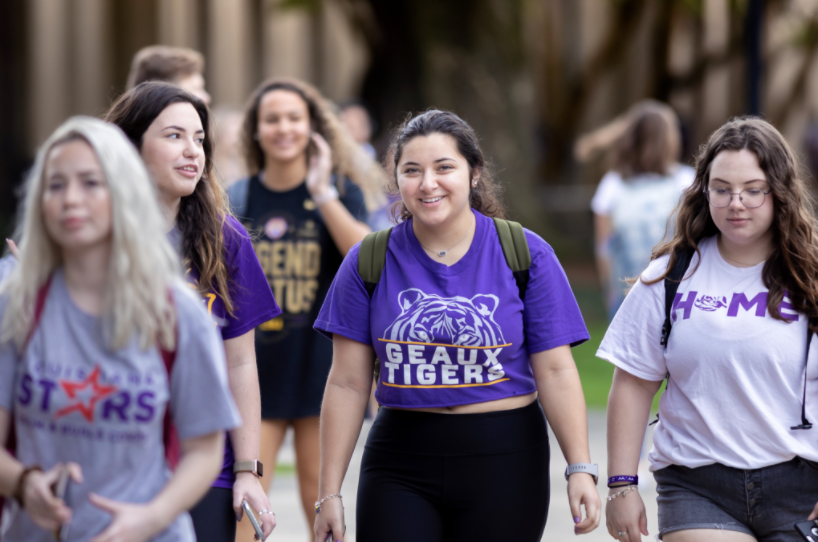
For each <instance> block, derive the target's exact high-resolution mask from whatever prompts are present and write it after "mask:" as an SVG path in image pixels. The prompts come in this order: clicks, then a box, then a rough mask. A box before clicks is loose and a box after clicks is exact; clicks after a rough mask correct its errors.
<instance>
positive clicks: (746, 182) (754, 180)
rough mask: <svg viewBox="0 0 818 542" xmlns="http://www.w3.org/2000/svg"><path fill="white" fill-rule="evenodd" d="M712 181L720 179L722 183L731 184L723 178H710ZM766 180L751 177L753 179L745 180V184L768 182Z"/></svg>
mask: <svg viewBox="0 0 818 542" xmlns="http://www.w3.org/2000/svg"><path fill="white" fill-rule="evenodd" d="M710 181H711V182H712V181H718V182H720V183H724V184H730V183H728V182H727V181H725V180H723V179H710ZM766 182H767V179H751V180H749V181H744V184H750V183H766Z"/></svg>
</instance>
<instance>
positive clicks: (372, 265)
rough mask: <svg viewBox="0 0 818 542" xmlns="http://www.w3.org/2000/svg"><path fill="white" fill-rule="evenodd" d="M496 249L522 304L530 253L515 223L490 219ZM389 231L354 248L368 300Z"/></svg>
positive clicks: (372, 235)
mask: <svg viewBox="0 0 818 542" xmlns="http://www.w3.org/2000/svg"><path fill="white" fill-rule="evenodd" d="M492 220H493V221H494V227H495V229H496V230H497V236H498V237H499V238H500V246H501V247H503V256H504V257H505V260H506V264H508V267H509V268H510V269H511V273H512V274H513V275H514V281H515V282H516V283H517V291H518V293H519V295H520V299H521V300H522V301H523V302H525V290H526V287H527V286H528V276H529V272H528V270H529V268H530V267H531V251H530V249H529V248H528V241H527V240H526V238H525V231H524V230H523V227H522V226H521V225H520V224H519V223H518V222H513V221H511V220H503V219H502V218H493V219H492ZM391 233H392V228H387V229H385V230H381V231H375V232H372V233H369V234H367V235H366V237H364V239H363V241H361V246H360V248H359V249H358V275H359V276H360V277H361V280H363V281H364V287H365V288H366V292H367V294H369V300H370V302H371V301H372V296H373V295H374V294H375V288H377V286H378V282H379V281H380V279H381V275H382V274H383V268H384V266H385V265H386V249H387V246H388V244H389V235H390V234H391ZM379 374H380V360H379V359H378V358H375V382H376V383H377V381H378V377H379Z"/></svg>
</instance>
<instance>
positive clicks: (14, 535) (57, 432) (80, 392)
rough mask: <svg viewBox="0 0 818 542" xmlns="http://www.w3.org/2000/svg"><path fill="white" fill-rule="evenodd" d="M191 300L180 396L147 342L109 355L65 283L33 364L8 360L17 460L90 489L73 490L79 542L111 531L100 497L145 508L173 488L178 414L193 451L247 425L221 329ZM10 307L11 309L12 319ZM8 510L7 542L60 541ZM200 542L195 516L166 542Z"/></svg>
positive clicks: (184, 318)
mask: <svg viewBox="0 0 818 542" xmlns="http://www.w3.org/2000/svg"><path fill="white" fill-rule="evenodd" d="M184 288H185V286H183V285H181V286H179V287H178V288H176V289H175V291H174V305H175V309H176V312H177V317H178V326H177V327H178V330H177V333H178V345H177V349H176V360H175V363H174V366H173V371H172V374H171V379H170V385H168V378H167V370H166V369H165V366H164V363H163V361H162V356H161V354H160V352H159V350H158V349H156V348H152V349H150V350H147V351H143V350H141V349H140V348H139V345H138V342H137V338H136V337H135V336H134V338H133V339H132V341H131V344H129V345H128V346H127V347H126V348H122V349H120V350H117V351H115V352H112V351H110V350H109V349H108V348H107V347H106V346H105V345H106V341H105V340H103V326H102V323H103V321H102V319H101V318H98V317H94V316H90V315H88V314H86V313H84V312H82V311H81V310H80V309H79V308H78V307H77V306H76V305H75V304H74V302H73V301H72V300H71V298H70V296H69V293H68V289H67V287H66V285H65V280H64V278H63V275H62V272H61V271H57V272H56V273H55V275H54V279H53V281H52V284H51V288H50V290H49V293H48V297H47V299H46V303H45V308H44V310H43V313H42V318H41V320H40V322H39V324H38V325H37V328H36V331H35V332H34V334H33V336H32V337H31V340H30V342H29V344H28V347H27V348H26V350H25V352H24V355H23V357H22V359H21V358H20V355H19V354H18V352H17V349H16V348H15V347H14V346H13V345H6V346H4V347H2V348H0V408H4V409H6V410H10V411H13V413H14V423H15V429H16V431H17V453H16V454H17V458H18V459H19V460H20V461H21V462H22V463H23V464H24V465H33V464H38V465H41V466H42V467H43V469H49V468H50V467H52V466H54V465H55V464H56V463H58V462H66V461H73V462H76V463H79V464H80V465H81V466H82V471H83V475H84V478H85V481H84V483H82V484H72V485H71V486H70V489H69V492H68V495H67V501H68V504H69V506H70V507H71V508H72V510H73V514H74V515H73V519H72V521H71V525H70V527H69V534H68V539H69V540H71V541H72V542H73V541H82V540H89V539H90V538H92V537H93V536H95V535H97V534H99V533H100V532H102V531H103V530H104V529H105V527H106V526H107V525H108V524H109V523H110V521H111V516H110V515H109V514H108V513H107V512H105V511H103V510H100V509H98V508H96V507H95V506H94V505H92V504H91V503H90V501H89V500H88V493H89V492H90V491H93V492H94V493H96V494H98V495H102V496H103V497H108V498H110V499H114V500H117V501H123V502H131V503H145V502H148V501H150V500H152V499H153V498H154V497H155V496H156V495H157V494H158V493H159V492H160V491H161V489H162V488H163V487H164V485H165V484H166V483H167V481H168V480H169V478H170V476H171V474H170V471H169V470H168V468H167V464H166V462H165V452H164V446H163V437H162V432H163V421H164V416H165V410H166V407H167V405H168V402H170V409H171V413H172V415H173V420H174V423H175V424H176V428H177V431H178V433H179V438H180V439H181V440H185V439H189V438H194V437H198V436H203V435H207V434H210V433H214V432H216V431H224V430H229V429H232V428H234V427H236V426H238V425H239V424H240V423H241V420H240V417H239V414H238V410H237V409H236V406H235V403H234V402H233V398H232V395H231V393H230V390H229V388H228V384H227V365H226V362H225V358H224V348H223V346H222V344H221V341H220V340H219V338H218V336H217V333H216V329H215V327H214V326H213V322H212V321H211V320H210V318H209V317H208V315H207V313H206V312H205V310H204V308H203V307H202V304H201V301H200V300H199V299H197V298H196V297H195V296H194V295H192V292H187V291H183V289H184ZM6 302H7V300H6V299H5V298H0V318H1V317H2V313H3V312H4V310H5V306H6ZM6 503H7V504H6V509H5V511H4V514H3V523H4V525H3V529H0V531H3V533H2V537H3V540H4V542H17V541H23V540H25V541H26V542H32V541H36V542H51V541H53V539H54V537H53V534H52V533H50V532H48V531H45V530H43V529H41V528H39V527H37V526H35V525H34V524H33V523H32V521H31V519H30V518H29V517H28V514H26V513H25V512H24V511H21V510H19V508H18V506H17V504H16V503H15V502H12V501H9V500H7V501H6ZM195 538H196V537H195V535H194V532H193V525H192V522H191V520H190V516H189V515H188V514H186V513H185V514H182V515H180V516H179V517H178V518H177V519H176V520H175V521H174V522H173V523H172V524H171V526H170V527H169V528H168V529H167V530H166V531H164V532H163V533H161V534H160V535H158V536H157V537H156V538H154V540H156V541H163V542H164V541H167V542H171V541H173V542H178V541H194V540H195Z"/></svg>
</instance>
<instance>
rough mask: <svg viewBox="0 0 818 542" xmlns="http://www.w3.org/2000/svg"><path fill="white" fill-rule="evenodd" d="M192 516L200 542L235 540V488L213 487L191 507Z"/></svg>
mask: <svg viewBox="0 0 818 542" xmlns="http://www.w3.org/2000/svg"><path fill="white" fill-rule="evenodd" d="M190 517H191V518H192V519H193V530H194V531H196V540H197V541H198V542H233V540H234V539H235V538H236V513H235V512H234V511H233V490H232V489H227V488H224V487H211V488H210V489H209V490H208V491H207V493H206V494H205V496H204V497H203V498H202V500H201V501H199V503H198V504H197V505H196V506H194V507H193V508H191V510H190Z"/></svg>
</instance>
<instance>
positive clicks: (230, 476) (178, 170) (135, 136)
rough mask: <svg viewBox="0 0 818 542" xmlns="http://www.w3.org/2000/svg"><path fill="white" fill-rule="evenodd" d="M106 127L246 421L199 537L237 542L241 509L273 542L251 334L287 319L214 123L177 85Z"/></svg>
mask: <svg viewBox="0 0 818 542" xmlns="http://www.w3.org/2000/svg"><path fill="white" fill-rule="evenodd" d="M106 120H108V121H109V122H112V123H114V124H116V125H117V126H119V127H120V128H122V130H123V131H124V132H125V134H126V135H127V136H128V137H129V138H130V140H131V141H132V142H133V143H134V145H136V147H137V148H138V149H139V151H140V154H141V155H142V159H143V160H144V161H145V165H146V166H147V168H148V172H149V173H150V174H151V176H152V177H153V180H154V181H155V182H156V186H157V188H158V192H159V199H160V202H161V203H162V204H163V207H164V209H165V212H166V216H167V218H168V220H169V224H170V225H169V229H170V228H172V229H171V234H170V237H171V240H172V241H174V242H175V243H176V244H177V249H178V250H179V251H180V253H181V256H182V258H183V260H184V263H185V266H186V267H187V268H188V280H189V281H190V282H191V286H193V287H195V288H196V289H197V290H198V292H199V293H200V295H201V296H202V298H203V301H204V302H205V304H206V307H207V309H208V312H209V313H210V315H211V316H212V317H213V320H214V322H215V323H216V325H217V326H218V328H219V331H220V332H221V336H222V339H223V340H224V349H225V354H226V358H227V366H228V376H229V381H230V389H231V391H232V392H233V397H234V399H235V400H236V404H237V406H238V408H239V411H240V413H241V417H242V420H244V423H243V424H242V426H241V427H238V428H236V429H234V430H232V431H230V433H229V438H228V440H227V446H226V449H225V457H224V464H223V468H222V472H221V474H220V476H219V477H218V478H217V479H216V481H215V482H214V484H213V487H212V488H211V490H210V491H209V492H208V494H207V495H206V496H205V497H204V499H203V500H202V501H201V502H200V503H199V504H198V505H197V506H196V507H195V508H193V509H192V510H191V517H192V518H193V523H194V527H195V528H196V535H197V537H198V539H199V540H200V541H208V540H213V541H219V542H221V541H223V540H232V539H233V538H234V537H235V532H236V517H241V513H242V508H241V504H242V501H243V500H247V501H248V503H249V504H250V506H251V507H252V508H253V509H255V510H256V511H257V513H258V514H259V519H260V522H261V524H262V529H263V531H264V534H265V535H269V534H270V532H272V530H273V527H274V526H275V517H274V515H273V513H272V512H271V511H270V507H271V506H270V501H269V499H268V497H267V494H266V492H265V491H264V489H263V488H262V487H261V484H260V482H259V477H260V476H261V474H262V472H263V471H262V467H261V466H260V464H259V462H258V457H259V425H260V420H261V414H260V412H261V407H260V396H259V384H258V372H257V369H256V360H255V346H254V333H255V331H254V330H255V327H256V326H257V325H259V324H260V323H262V322H266V321H268V320H270V319H272V318H275V317H276V316H278V315H279V314H280V313H281V310H280V309H279V308H278V306H277V305H276V302H275V300H274V299H273V294H272V291H271V290H270V287H269V286H268V284H267V279H266V277H265V276H264V272H263V271H262V270H261V266H260V265H259V262H258V259H257V258H256V255H255V252H254V251H253V247H252V243H251V241H250V237H249V236H248V235H247V232H246V231H245V230H244V228H243V227H242V225H241V224H240V223H239V222H238V221H237V220H236V219H235V218H233V217H232V216H231V214H230V211H229V209H228V207H227V201H226V197H225V195H224V191H223V190H222V188H221V186H220V184H219V183H218V181H217V179H216V178H215V176H214V172H213V144H212V139H211V137H212V134H211V131H210V113H209V111H208V109H207V106H206V105H205V104H204V103H203V102H202V101H201V100H199V99H198V98H196V97H194V96H193V95H192V94H189V93H188V92H186V91H184V90H182V89H181V88H179V87H177V86H176V85H172V84H169V83H160V82H147V83H142V84H140V85H138V86H137V87H135V88H133V89H131V90H130V91H128V92H127V93H126V94H125V95H123V96H122V97H121V98H120V99H119V100H117V102H116V103H115V104H114V105H113V106H112V107H111V110H110V111H109V112H108V115H107V119H106ZM234 472H235V474H234Z"/></svg>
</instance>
